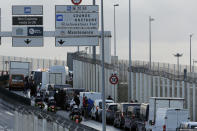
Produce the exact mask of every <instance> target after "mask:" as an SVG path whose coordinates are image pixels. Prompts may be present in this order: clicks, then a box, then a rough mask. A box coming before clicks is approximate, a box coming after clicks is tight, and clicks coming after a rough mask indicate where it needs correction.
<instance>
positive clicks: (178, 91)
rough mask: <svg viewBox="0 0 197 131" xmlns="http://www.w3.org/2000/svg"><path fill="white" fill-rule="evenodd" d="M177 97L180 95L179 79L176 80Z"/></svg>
mask: <svg viewBox="0 0 197 131" xmlns="http://www.w3.org/2000/svg"><path fill="white" fill-rule="evenodd" d="M176 88H177V95H176V96H177V97H180V81H177V87H176Z"/></svg>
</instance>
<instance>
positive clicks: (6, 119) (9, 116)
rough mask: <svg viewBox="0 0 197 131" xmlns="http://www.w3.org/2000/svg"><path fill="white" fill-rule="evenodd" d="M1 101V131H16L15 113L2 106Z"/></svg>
mask: <svg viewBox="0 0 197 131" xmlns="http://www.w3.org/2000/svg"><path fill="white" fill-rule="evenodd" d="M2 102H3V101H2V100H1V99H0V131H13V130H14V111H12V110H11V109H10V108H8V107H6V106H5V105H3V104H2Z"/></svg>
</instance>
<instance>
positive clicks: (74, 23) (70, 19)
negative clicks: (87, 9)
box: [56, 13, 99, 29]
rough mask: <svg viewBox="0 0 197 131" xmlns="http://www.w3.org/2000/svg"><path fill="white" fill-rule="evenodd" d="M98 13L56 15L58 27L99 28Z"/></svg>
mask: <svg viewBox="0 0 197 131" xmlns="http://www.w3.org/2000/svg"><path fill="white" fill-rule="evenodd" d="M98 17H99V16H98V13H56V27H57V28H58V27H59V28H62V27H63V28H66V27H69V28H70V27H81V28H82V27H83V28H95V29H97V28H98V26H99V25H98V19H99V18H98Z"/></svg>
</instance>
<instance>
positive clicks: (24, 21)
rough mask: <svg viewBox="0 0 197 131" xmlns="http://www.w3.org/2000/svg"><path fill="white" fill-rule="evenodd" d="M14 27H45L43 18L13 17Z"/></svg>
mask: <svg viewBox="0 0 197 131" xmlns="http://www.w3.org/2000/svg"><path fill="white" fill-rule="evenodd" d="M12 25H43V17H42V16H13V17H12Z"/></svg>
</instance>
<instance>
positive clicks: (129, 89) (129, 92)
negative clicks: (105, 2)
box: [128, 0, 137, 101]
mask: <svg viewBox="0 0 197 131" xmlns="http://www.w3.org/2000/svg"><path fill="white" fill-rule="evenodd" d="M131 64H132V63H131V0H129V68H131ZM136 90H137V88H136ZM131 94H132V92H131V70H130V71H129V83H128V101H131ZM136 95H137V94H136Z"/></svg>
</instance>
